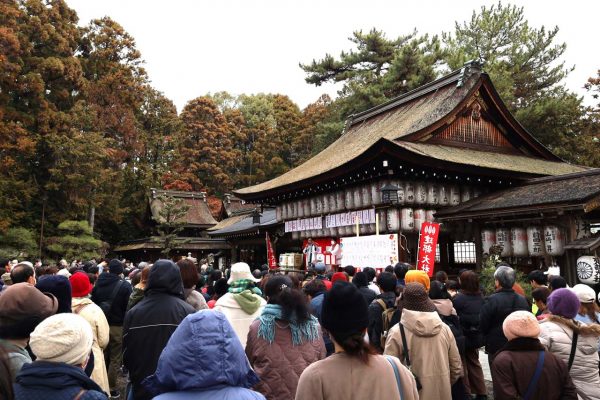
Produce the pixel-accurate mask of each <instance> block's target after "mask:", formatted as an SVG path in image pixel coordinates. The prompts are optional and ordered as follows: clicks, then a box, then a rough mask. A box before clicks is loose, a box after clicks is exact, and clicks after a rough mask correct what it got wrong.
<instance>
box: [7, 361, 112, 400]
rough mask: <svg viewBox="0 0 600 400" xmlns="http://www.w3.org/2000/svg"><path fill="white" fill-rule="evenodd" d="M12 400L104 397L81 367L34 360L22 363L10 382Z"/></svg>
mask: <svg viewBox="0 0 600 400" xmlns="http://www.w3.org/2000/svg"><path fill="white" fill-rule="evenodd" d="M14 390H15V400H46V399H52V400H73V399H74V398H75V397H76V396H77V395H78V394H79V393H80V392H82V390H83V391H84V392H83V394H82V395H81V397H80V400H106V399H108V397H107V395H106V394H104V392H102V389H100V386H98V385H97V384H96V383H95V382H94V381H92V380H91V379H90V378H89V377H88V376H87V375H86V374H85V373H84V372H83V370H82V369H81V368H78V367H74V366H72V365H68V364H64V363H51V362H46V361H36V362H34V363H31V364H25V365H23V368H21V372H20V373H19V374H18V375H17V379H16V383H15V384H14Z"/></svg>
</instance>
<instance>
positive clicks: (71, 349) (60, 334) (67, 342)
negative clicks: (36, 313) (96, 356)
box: [29, 314, 94, 365]
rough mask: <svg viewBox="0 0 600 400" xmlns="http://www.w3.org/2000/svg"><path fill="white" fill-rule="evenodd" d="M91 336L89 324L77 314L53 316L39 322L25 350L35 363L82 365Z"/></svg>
mask: <svg viewBox="0 0 600 400" xmlns="http://www.w3.org/2000/svg"><path fill="white" fill-rule="evenodd" d="M93 340H94V335H93V333H92V327H91V326H90V324H89V323H88V322H87V321H86V320H85V319H83V318H82V317H81V316H79V315H77V314H56V315H53V316H52V317H49V318H46V319H45V320H44V321H42V322H41V323H40V324H39V325H38V326H37V327H36V328H35V330H34V331H33V333H32V334H31V338H30V339H29V346H30V347H31V350H32V351H33V354H35V356H36V357H37V359H38V361H50V362H62V363H66V364H69V365H78V364H83V362H84V361H85V360H86V358H87V357H88V356H89V354H90V350H91V349H92V342H93Z"/></svg>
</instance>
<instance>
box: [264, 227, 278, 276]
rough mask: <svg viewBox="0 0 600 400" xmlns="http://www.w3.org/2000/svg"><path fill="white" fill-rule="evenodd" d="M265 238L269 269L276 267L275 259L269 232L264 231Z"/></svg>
mask: <svg viewBox="0 0 600 400" xmlns="http://www.w3.org/2000/svg"><path fill="white" fill-rule="evenodd" d="M265 240H266V241H267V259H268V261H269V269H276V268H277V260H276V259H275V252H274V251H273V245H272V244H271V239H270V238H269V232H266V237H265Z"/></svg>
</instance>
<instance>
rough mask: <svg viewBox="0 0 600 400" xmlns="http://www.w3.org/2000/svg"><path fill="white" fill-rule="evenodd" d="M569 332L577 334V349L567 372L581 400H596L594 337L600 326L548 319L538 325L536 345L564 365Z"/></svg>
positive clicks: (599, 395)
mask: <svg viewBox="0 0 600 400" xmlns="http://www.w3.org/2000/svg"><path fill="white" fill-rule="evenodd" d="M573 331H577V332H578V335H579V336H578V338H577V348H576V350H575V358H574V359H573V365H572V366H571V370H570V371H569V373H570V375H571V378H572V379H573V383H574V384H575V388H576V389H577V395H578V397H579V399H581V400H592V399H594V400H597V399H600V377H599V376H598V336H600V326H598V325H595V324H594V325H586V324H582V323H576V322H574V321H573V320H568V319H565V318H561V317H558V316H556V315H550V316H548V317H547V318H544V319H543V320H541V321H540V342H542V344H543V345H544V346H546V348H547V349H548V350H549V351H551V352H552V353H554V354H555V355H556V356H557V357H558V358H560V359H561V360H563V362H564V363H565V364H568V362H569V355H570V354H571V343H572V342H573Z"/></svg>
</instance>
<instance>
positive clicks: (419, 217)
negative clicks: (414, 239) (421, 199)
mask: <svg viewBox="0 0 600 400" xmlns="http://www.w3.org/2000/svg"><path fill="white" fill-rule="evenodd" d="M413 216H414V217H415V218H414V219H415V230H416V231H417V232H419V231H420V230H421V225H423V222H425V220H426V218H427V213H426V212H425V210H423V209H422V208H419V209H416V210H415V212H414V213H413Z"/></svg>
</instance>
